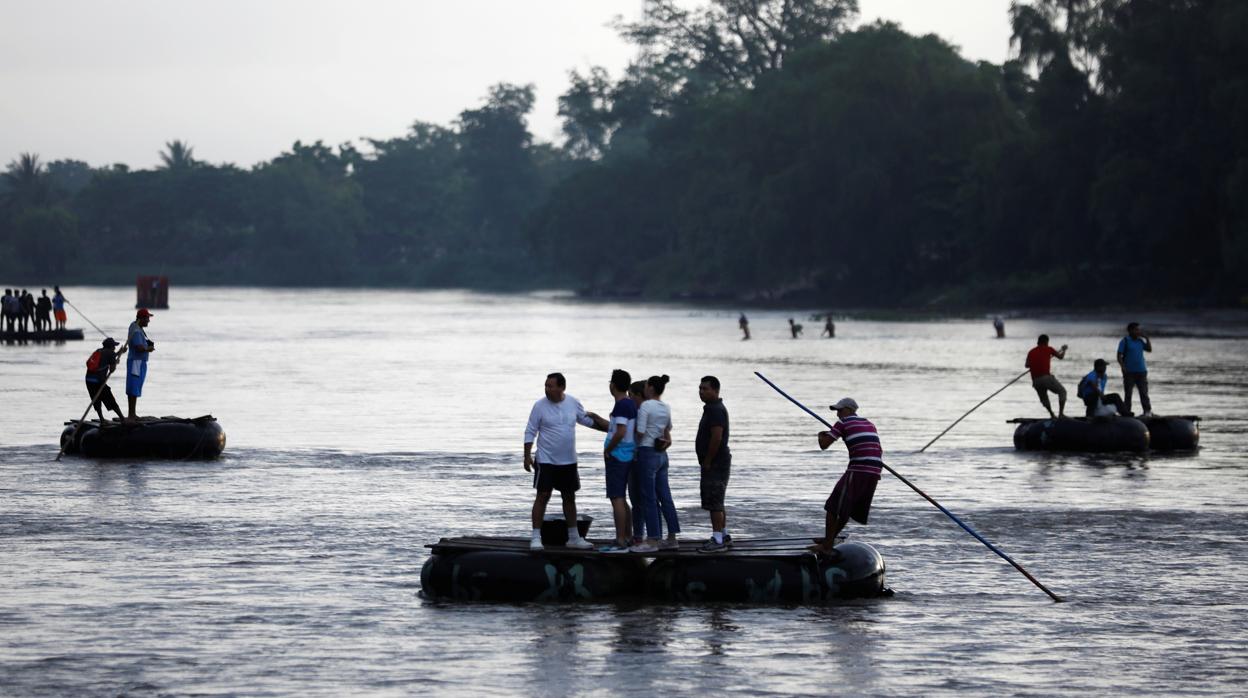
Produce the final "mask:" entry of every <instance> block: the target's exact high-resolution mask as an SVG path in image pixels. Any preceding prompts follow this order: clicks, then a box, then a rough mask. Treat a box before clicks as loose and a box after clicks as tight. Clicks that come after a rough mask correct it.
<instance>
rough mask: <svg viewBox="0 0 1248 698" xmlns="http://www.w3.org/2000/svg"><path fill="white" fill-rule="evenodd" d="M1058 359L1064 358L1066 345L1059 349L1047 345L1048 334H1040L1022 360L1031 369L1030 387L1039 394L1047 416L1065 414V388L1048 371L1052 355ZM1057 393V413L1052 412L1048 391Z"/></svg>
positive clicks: (1025, 366) (1063, 415)
mask: <svg viewBox="0 0 1248 698" xmlns="http://www.w3.org/2000/svg"><path fill="white" fill-rule="evenodd" d="M1054 356H1056V357H1057V358H1058V359H1059V360H1060V359H1065V358H1066V345H1065V344H1063V345H1062V348H1061V349H1060V350H1057V349H1054V348H1053V347H1051V346H1049V335H1047V334H1042V335H1040V338H1039V339H1037V340H1036V346H1035V347H1033V348H1032V350H1031V351H1029V352H1027V360H1026V361H1025V362H1023V367H1024V368H1028V369H1031V387H1033V388H1035V389H1036V394H1037V395H1039V396H1040V404H1041V405H1044V409H1046V410H1048V411H1049V417H1050V418H1053V417H1065V416H1066V388H1063V387H1062V384H1061V383H1060V382H1058V380H1057V378H1056V377H1055V376H1054V375H1053V373H1052V372H1051V371H1050V368H1049V367H1050V365H1051V364H1052V360H1053V357H1054ZM1050 392H1054V393H1057V414H1056V415H1054V414H1053V405H1052V404H1051V403H1050V402H1049V393H1050Z"/></svg>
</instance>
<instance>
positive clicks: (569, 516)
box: [524, 373, 607, 550]
mask: <svg viewBox="0 0 1248 698" xmlns="http://www.w3.org/2000/svg"><path fill="white" fill-rule="evenodd" d="M567 387H568V381H567V379H565V378H564V377H563V374H562V373H551V374H550V375H548V376H546V385H545V392H546V395H545V397H543V398H542V399H540V400H538V401H537V402H535V403H533V409H532V410H530V411H529V422H528V424H527V425H526V426H525V428H524V471H525V472H526V473H527V472H532V473H533V489H535V490H537V495H536V496H534V498H533V517H532V518H533V522H532V523H533V537H532V538H531V539H530V540H529V549H530V550H541V549H542V519H543V518H544V517H545V516H546V505H547V503H549V502H550V495H551V493H552V492H553V491H554V490H559V496H560V498H562V499H563V516H564V520H565V521H567V524H568V543H567V547H569V548H576V549H578V550H592V549H593V547H594V545H593V544H592V543H590V542H589V541H587V540H585V539H584V538H581V533H580V531H579V530H578V529H577V527H576V491H577V490H579V489H581V478H580V474H579V473H578V472H577V467H576V425H577V424H582V425H584V426H587V427H593V428H595V429H598V430H600V431H606V428H607V423H606V421H605V420H603V419H602V418H601V417H599V416H598V415H596V414H594V413H592V412H586V411H585V408H584V407H582V406H581V401H580V400H577V399H576V398H574V397H572V396H571V395H568V394H567V393H566V392H565V390H566V389H567ZM534 440H536V441H537V459H536V461H535V460H534V458H533V442H534Z"/></svg>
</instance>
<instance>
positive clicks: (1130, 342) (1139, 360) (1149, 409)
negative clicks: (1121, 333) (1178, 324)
mask: <svg viewBox="0 0 1248 698" xmlns="http://www.w3.org/2000/svg"><path fill="white" fill-rule="evenodd" d="M1144 352H1148V353H1150V354H1151V353H1152V352H1153V343H1152V342H1151V341H1150V340H1149V339H1148V337H1145V336H1144V335H1143V334H1142V333H1141V332H1140V323H1138V322H1133V323H1130V324H1129V325H1127V336H1126V337H1123V338H1122V341H1120V342H1118V365H1119V366H1121V367H1122V391H1123V392H1124V393H1126V399H1125V400H1123V404H1124V405H1125V406H1126V407H1125V409H1126V412H1127V414H1128V415H1129V414H1131V391H1132V390H1134V389H1135V388H1139V389H1140V406H1141V407H1143V408H1144V414H1142V415H1140V416H1141V417H1152V416H1153V403H1152V402H1150V401H1149V399H1148V364H1147V363H1145V361H1144Z"/></svg>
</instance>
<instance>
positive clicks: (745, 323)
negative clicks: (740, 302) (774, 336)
mask: <svg viewBox="0 0 1248 698" xmlns="http://www.w3.org/2000/svg"><path fill="white" fill-rule="evenodd" d="M737 326H738V327H740V328H741V332H742V333H743V334H744V335H745V336H744V337H742V338H741V339H743V340H745V339H749V338H750V321H749V319H748V318H746V317H745V313H741V317H739V318H737Z"/></svg>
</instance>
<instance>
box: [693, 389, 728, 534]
mask: <svg viewBox="0 0 1248 698" xmlns="http://www.w3.org/2000/svg"><path fill="white" fill-rule="evenodd" d="M698 398H700V399H701V400H702V403H703V405H702V420H701V421H700V422H698V434H697V436H695V437H694V438H693V450H694V453H696V454H697V456H698V465H699V466H700V471H701V477H700V478H699V480H698V490H699V494H700V495H701V497H702V508H703V509H705V510H706V511H707V512H708V513H710V515H711V539H710V540H708V541H707V542H706V543H704V544H703V545H702V547H701V548H698V552H700V553H719V552H723V551H724V550H727V549H728V548H731V547H732V536H730V535H728V515H727V513H726V512H725V511H724V498H725V495H726V494H727V492H728V476H729V475H730V474H731V470H732V452H731V451H729V450H728V409H727V408H726V407H724V401H723V400H721V399H720V398H719V379H718V378H716V377H715V376H703V378H702V381H701V382H700V383H698Z"/></svg>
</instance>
